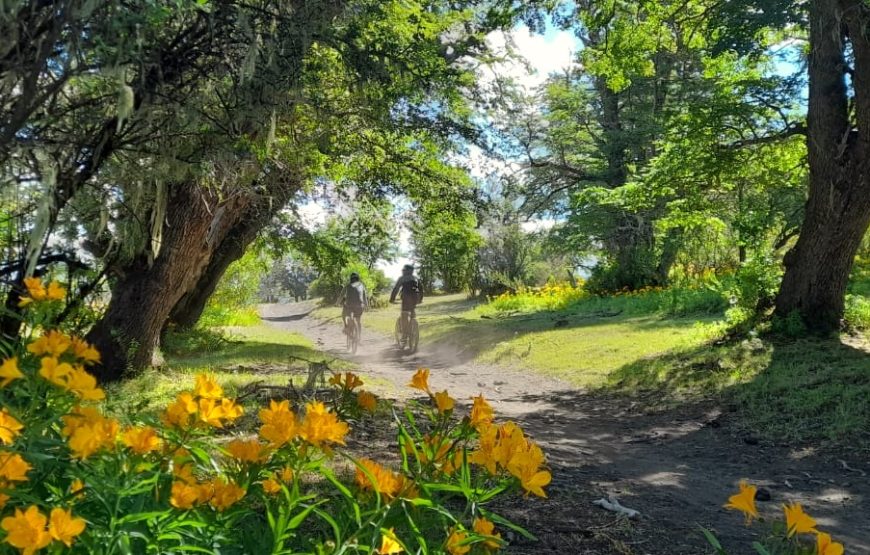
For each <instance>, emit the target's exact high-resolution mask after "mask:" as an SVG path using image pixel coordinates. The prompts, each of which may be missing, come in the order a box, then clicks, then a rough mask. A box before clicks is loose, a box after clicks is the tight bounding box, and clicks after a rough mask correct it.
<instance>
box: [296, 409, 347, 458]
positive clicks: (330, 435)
mask: <svg viewBox="0 0 870 555" xmlns="http://www.w3.org/2000/svg"><path fill="white" fill-rule="evenodd" d="M347 432H348V426H347V423H346V422H342V421H341V420H339V419H338V417H337V416H336V415H335V413H332V412H329V411H327V410H326V406H325V405H324V404H323V403H321V402H320V401H314V402H311V403H308V404H307V405H305V419H304V420H303V421H302V424H301V425H300V426H299V436H300V437H301V438H302V439H304V440H305V441H306V442H308V443H310V444H311V445H314V446H315V447H321V446H323V444H324V443H338V444H340V445H344V436H345V435H347Z"/></svg>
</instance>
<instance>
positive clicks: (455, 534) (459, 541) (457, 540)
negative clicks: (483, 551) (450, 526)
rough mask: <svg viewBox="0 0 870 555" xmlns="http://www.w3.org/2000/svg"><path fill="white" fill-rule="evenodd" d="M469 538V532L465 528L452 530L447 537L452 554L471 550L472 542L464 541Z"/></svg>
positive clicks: (461, 553)
mask: <svg viewBox="0 0 870 555" xmlns="http://www.w3.org/2000/svg"><path fill="white" fill-rule="evenodd" d="M466 540H468V533H467V532H465V531H464V530H455V529H454V530H452V531H451V532H450V537H448V538H447V551H448V552H449V553H450V555H465V554H466V553H468V552H469V551H471V544H469V543H464V542H466Z"/></svg>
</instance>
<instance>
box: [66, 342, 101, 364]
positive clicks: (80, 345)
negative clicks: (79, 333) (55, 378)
mask: <svg viewBox="0 0 870 555" xmlns="http://www.w3.org/2000/svg"><path fill="white" fill-rule="evenodd" d="M72 350H73V355H74V356H75V357H76V358H77V359H79V360H80V361H82V362H83V363H85V364H94V363H97V362H100V352H99V351H98V350H96V349H95V348H94V347H93V346H92V345H90V344H89V343H88V342H87V341H85V340H84V339H79V338H78V337H73V338H72Z"/></svg>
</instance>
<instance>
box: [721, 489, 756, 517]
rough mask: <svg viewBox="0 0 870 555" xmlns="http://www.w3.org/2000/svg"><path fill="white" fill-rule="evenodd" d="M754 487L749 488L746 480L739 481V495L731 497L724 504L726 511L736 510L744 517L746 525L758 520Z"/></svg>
mask: <svg viewBox="0 0 870 555" xmlns="http://www.w3.org/2000/svg"><path fill="white" fill-rule="evenodd" d="M755 491H756V487H755V486H750V485H749V484H748V483H747V482H746V480H740V493H737V494H735V495H732V496H731V497H729V498H728V503H726V504H725V508H726V509H736V510H738V511H740V512H742V513H743V514H744V515H746V524H747V525H748V524H749V523H750V522H752V519H753V518H758V509H756V508H755Z"/></svg>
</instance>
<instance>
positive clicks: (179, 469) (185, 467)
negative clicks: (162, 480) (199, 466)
mask: <svg viewBox="0 0 870 555" xmlns="http://www.w3.org/2000/svg"><path fill="white" fill-rule="evenodd" d="M172 475H173V476H175V477H176V478H178V479H179V480H181V481H182V482H184V483H185V484H189V485H195V484H196V478H195V477H194V476H193V465H192V464H189V463H188V464H178V463H177V462H176V463H174V466H173V467H172Z"/></svg>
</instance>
